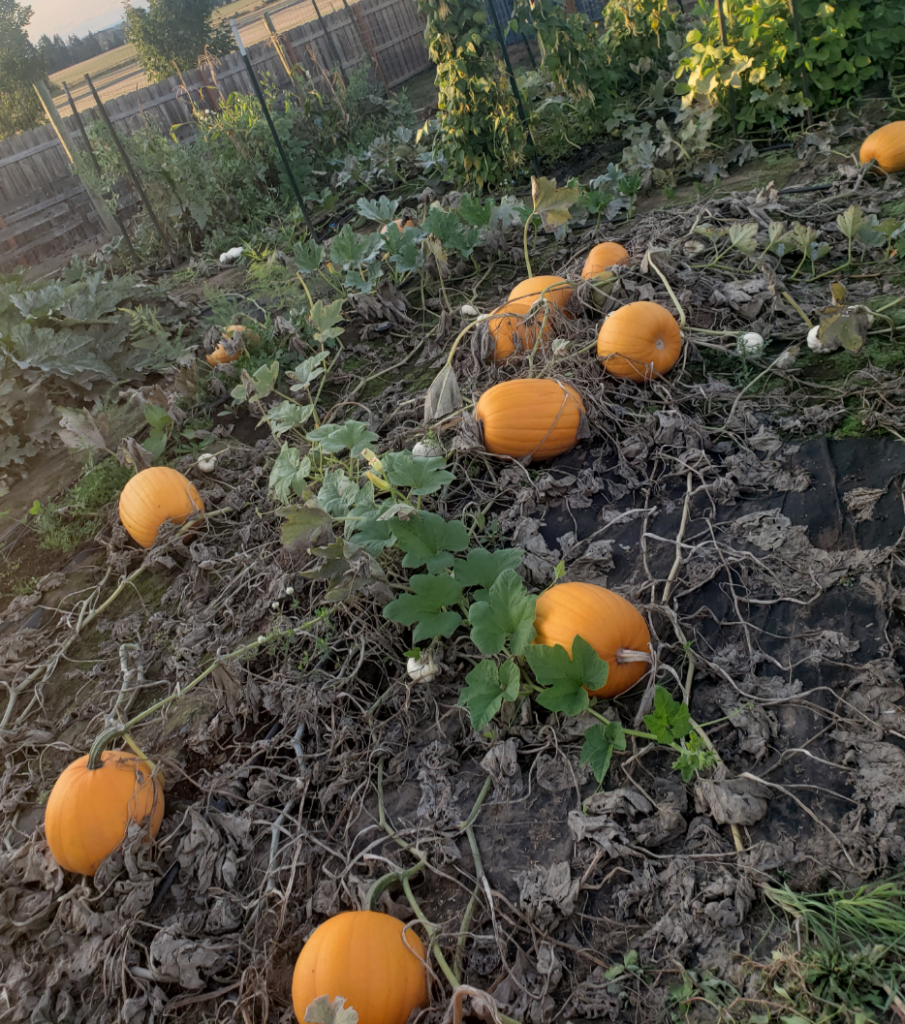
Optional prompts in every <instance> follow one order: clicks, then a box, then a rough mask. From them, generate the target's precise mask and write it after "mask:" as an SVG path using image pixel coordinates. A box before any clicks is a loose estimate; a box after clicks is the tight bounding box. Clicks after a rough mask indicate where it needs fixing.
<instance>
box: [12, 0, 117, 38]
mask: <svg viewBox="0 0 905 1024" xmlns="http://www.w3.org/2000/svg"><path fill="white" fill-rule="evenodd" d="M27 2H28V3H29V4H30V6H31V9H32V19H31V24H30V25H29V26H28V35H29V38H30V39H31V41H32V42H37V41H38V39H40V37H41V36H43V35H45V34H46V35H49V36H53V35H55V34H56V33H57V32H59V34H60V35H61V36H62V37H63V38H64V39H65V38H66V36H68V35H72V33H73V32H75V33H76V34H77V35H80V36H82V35H84V34H85V33H86V32H96V31H98V30H99V29H102V28H107V27H109V26H110V25H115V24H116V23H117V22H118V21H122V15H123V5H122V0H27Z"/></svg>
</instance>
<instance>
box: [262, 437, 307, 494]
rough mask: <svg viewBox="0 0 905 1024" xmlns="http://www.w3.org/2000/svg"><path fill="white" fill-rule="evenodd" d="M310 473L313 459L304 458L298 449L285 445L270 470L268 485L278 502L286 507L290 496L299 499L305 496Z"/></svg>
mask: <svg viewBox="0 0 905 1024" xmlns="http://www.w3.org/2000/svg"><path fill="white" fill-rule="evenodd" d="M310 472H311V459H309V458H308V456H307V455H306V456H305V457H304V458H302V454H301V452H300V451H299V450H298V448H291V447H290V446H289V445H288V444H284V445H283V446H282V447H281V448H280V454H279V455H278V456H277V457H276V459H275V460H274V463H273V468H272V469H271V470H270V480H269V481H268V485H269V487H270V489H271V491H273V493H274V494H275V495H276V498H277V501H278V502H280V504H281V505H285V504H286V502H287V501H289V496H290V494H295V495H297V496H298V497H301V496H302V495H303V494H304V492H305V488H306V485H307V482H308V474H309V473H310Z"/></svg>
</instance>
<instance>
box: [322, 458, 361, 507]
mask: <svg viewBox="0 0 905 1024" xmlns="http://www.w3.org/2000/svg"><path fill="white" fill-rule="evenodd" d="M359 490H360V488H359V486H358V484H357V483H355V481H354V480H350V479H349V478H348V476H346V471H345V470H344V469H339V468H337V469H329V470H327V472H326V473H325V474H324V481H323V483H322V484H321V488H320V490H319V491H318V492H317V498H316V501H317V504H318V505H319V506H320V507H321V508H322V509H323V510H324V511H325V512H327V513H328V514H329V515H331V516H333V518H334V519H345V517H346V516H347V515H348V514H349V512H350V511H351V509H352V506H353V505H354V504H355V502H356V501H357V500H358V496H359V493H358V492H359Z"/></svg>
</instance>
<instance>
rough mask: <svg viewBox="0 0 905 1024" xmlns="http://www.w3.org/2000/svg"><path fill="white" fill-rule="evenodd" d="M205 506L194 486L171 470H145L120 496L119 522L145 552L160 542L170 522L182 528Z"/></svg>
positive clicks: (160, 468) (132, 480) (151, 468)
mask: <svg viewBox="0 0 905 1024" xmlns="http://www.w3.org/2000/svg"><path fill="white" fill-rule="evenodd" d="M203 511H204V502H203V501H202V500H201V495H200V494H199V493H198V491H197V489H196V487H195V485H194V484H193V483H192V482H191V481H190V480H189V479H187V478H186V477H184V476H183V475H182V474H181V473H179V472H177V471H176V470H175V469H170V468H169V467H168V466H151V467H150V468H149V469H143V470H142V471H141V472H140V473H136V474H135V476H133V477H132V479H131V480H130V481H129V482H128V483H127V484H126V486H125V487H124V488H123V489H122V493H121V494H120V496H119V519H120V522H121V523H122V524H123V526H124V527H125V528H126V532H127V533H128V534H129V536H130V537H131V538H132V540H134V541H135V542H136V543H138V544H140V545H141V546H142V547H143V548H149V547H150V546H151V545H152V544H153V543H154V541H155V540H157V531H158V530H159V529H160V527H161V526H163V524H164V523H166V522H168V521H169V520H170V519H172V520H173V522H174V523H176V524H177V525H182V523H184V522H185V521H186V519H187V518H188V517H189V516H190V515H192V513H193V512H203Z"/></svg>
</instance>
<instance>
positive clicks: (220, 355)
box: [205, 324, 261, 366]
mask: <svg viewBox="0 0 905 1024" xmlns="http://www.w3.org/2000/svg"><path fill="white" fill-rule="evenodd" d="M223 333H224V334H225V335H226V337H227V338H231V337H232V336H233V335H234V334H241V335H242V341H243V342H244V343H245V345H257V344H258V342H259V341H260V340H261V336H260V335H259V334H258V333H257V331H249V330H246V329H245V327H243V326H242V324H230V326H229V327H224V328H223ZM244 351H245V349H244V347H243V348H240V349H239V350H238V351H237V352H232V353H230V352H227V351H226V349H225V348H224V347H223V346H222V345H218V346H217V347H216V348H215V349H214V351H213V352H211V353H209V354H208V355H207V356H206V357H205V358H206V359H207V361H208V363H209V364H210V365H211V366H219V365H220V363H234V362H235V361H236V360H237V359H238V358H239V356H241V355H242V353H243V352H244Z"/></svg>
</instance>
